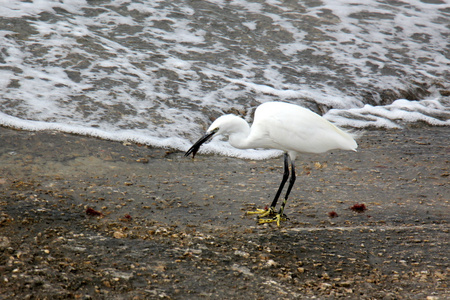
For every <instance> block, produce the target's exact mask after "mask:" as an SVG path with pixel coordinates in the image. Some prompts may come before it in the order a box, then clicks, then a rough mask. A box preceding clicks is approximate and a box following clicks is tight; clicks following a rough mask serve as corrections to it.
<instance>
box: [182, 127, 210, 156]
mask: <svg viewBox="0 0 450 300" xmlns="http://www.w3.org/2000/svg"><path fill="white" fill-rule="evenodd" d="M215 133H216V131H214V130H213V131H211V132H207V133H206V134H205V135H204V136H202V137H201V139H199V140H198V141H197V142H196V143H195V144H194V145H192V147H191V148H190V149H189V150H188V151H187V152H186V153H185V154H184V156H189V155H190V154H191V153H192V158H194V157H195V154H196V153H197V151H198V149H200V146H201V145H202V144H203V143H205V142H207V141H208V140H209V139H210V138H211V137H212V136H213V135H214V134H215Z"/></svg>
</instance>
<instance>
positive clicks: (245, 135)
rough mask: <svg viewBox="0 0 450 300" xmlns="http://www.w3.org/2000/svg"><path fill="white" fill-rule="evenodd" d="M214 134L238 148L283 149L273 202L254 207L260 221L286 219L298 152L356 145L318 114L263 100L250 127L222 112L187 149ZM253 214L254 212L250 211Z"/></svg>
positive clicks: (355, 146) (347, 147)
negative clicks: (283, 193)
mask: <svg viewBox="0 0 450 300" xmlns="http://www.w3.org/2000/svg"><path fill="white" fill-rule="evenodd" d="M216 135H224V136H228V141H229V143H230V144H231V145H232V146H233V147H235V148H239V149H251V148H265V149H278V150H282V151H284V152H285V156H284V165H285V171H284V176H283V180H282V182H281V184H280V187H279V189H278V192H277V194H276V196H275V199H274V200H273V202H272V205H271V206H270V208H269V209H268V210H257V211H256V212H254V213H258V214H260V215H261V217H265V216H272V215H273V218H269V219H260V222H261V223H265V222H272V221H276V222H277V223H278V224H279V223H280V221H281V220H283V219H285V216H284V214H283V211H284V207H285V204H286V201H287V198H288V196H289V193H290V191H291V189H292V186H293V185H294V182H295V165H294V161H295V159H296V158H297V156H298V155H299V154H301V153H323V152H327V151H329V150H332V149H342V150H353V151H356V148H357V147H358V145H357V143H356V142H355V140H354V139H353V137H352V136H351V135H350V134H348V133H346V132H344V131H343V130H341V129H339V128H337V127H336V126H335V125H333V124H331V123H330V122H328V121H327V120H326V119H324V118H322V117H321V116H319V115H318V114H316V113H314V112H312V111H310V110H309V109H306V108H303V107H301V106H298V105H294V104H289V103H283V102H267V103H263V104H261V105H260V106H258V108H257V109H256V111H255V116H254V121H253V124H252V126H251V127H250V125H249V124H248V123H247V122H246V121H245V120H244V119H242V118H240V117H238V116H236V115H224V116H221V117H219V118H218V119H217V120H215V121H214V122H213V123H212V124H211V126H210V127H209V128H208V130H207V132H206V134H205V135H204V136H203V137H202V138H201V139H199V140H198V141H197V142H196V143H195V144H194V145H193V146H192V147H191V148H190V149H189V150H188V151H187V152H186V156H188V155H189V154H191V153H192V154H193V156H195V154H196V153H197V151H198V149H199V148H200V146H201V145H202V144H203V143H204V142H206V141H207V140H209V139H210V138H212V137H213V136H216ZM289 160H290V162H291V180H290V183H289V186H288V189H287V192H286V196H285V199H284V202H283V204H282V205H281V208H280V211H279V213H277V214H275V206H276V203H277V201H278V198H279V196H280V193H281V191H282V189H283V187H284V184H285V183H286V181H287V179H288V177H289ZM252 213H253V212H252Z"/></svg>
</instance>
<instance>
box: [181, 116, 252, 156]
mask: <svg viewBox="0 0 450 300" xmlns="http://www.w3.org/2000/svg"><path fill="white" fill-rule="evenodd" d="M244 123H245V124H246V126H247V127H248V124H247V122H245V121H244V120H243V119H242V118H240V117H238V116H235V115H232V114H230V115H224V116H221V117H219V118H217V119H216V120H215V121H214V122H213V123H212V124H211V126H209V128H208V130H207V131H206V133H205V135H203V136H202V137H201V138H200V139H199V140H198V141H197V142H195V144H194V145H192V147H191V148H190V149H189V150H188V151H187V152H186V153H185V154H184V156H189V155H190V154H191V153H192V157H195V154H196V153H197V151H198V149H200V146H201V145H203V144H204V143H206V142H207V141H209V140H210V139H211V138H213V137H214V136H217V135H228V134H231V133H234V132H237V131H238V130H239V128H242V125H243V124H244Z"/></svg>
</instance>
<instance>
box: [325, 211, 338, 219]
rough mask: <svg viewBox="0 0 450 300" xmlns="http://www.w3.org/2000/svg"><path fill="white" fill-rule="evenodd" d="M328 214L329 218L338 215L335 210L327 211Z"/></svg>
mask: <svg viewBox="0 0 450 300" xmlns="http://www.w3.org/2000/svg"><path fill="white" fill-rule="evenodd" d="M328 216H329V217H330V218H332V219H333V218H337V217H339V215H338V214H337V212H335V211H330V212H329V213H328Z"/></svg>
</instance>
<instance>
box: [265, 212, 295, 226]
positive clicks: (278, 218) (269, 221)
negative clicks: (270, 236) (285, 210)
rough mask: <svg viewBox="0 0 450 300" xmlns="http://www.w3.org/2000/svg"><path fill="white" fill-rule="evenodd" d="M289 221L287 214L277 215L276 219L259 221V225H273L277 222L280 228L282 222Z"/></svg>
mask: <svg viewBox="0 0 450 300" xmlns="http://www.w3.org/2000/svg"><path fill="white" fill-rule="evenodd" d="M286 220H288V217H286V215H285V214H276V215H275V217H273V218H270V219H259V221H258V222H259V224H265V223H272V222H277V226H280V223H281V221H283V222H284V221H286Z"/></svg>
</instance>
